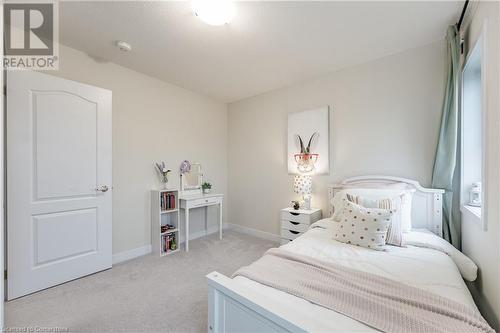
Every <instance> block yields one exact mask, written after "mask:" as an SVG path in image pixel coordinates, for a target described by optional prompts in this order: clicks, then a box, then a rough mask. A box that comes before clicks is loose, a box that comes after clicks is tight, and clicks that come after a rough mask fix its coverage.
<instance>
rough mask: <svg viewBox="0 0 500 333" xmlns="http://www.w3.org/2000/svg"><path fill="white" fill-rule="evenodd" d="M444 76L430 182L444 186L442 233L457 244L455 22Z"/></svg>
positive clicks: (457, 59)
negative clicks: (437, 134)
mask: <svg viewBox="0 0 500 333" xmlns="http://www.w3.org/2000/svg"><path fill="white" fill-rule="evenodd" d="M446 49H447V55H446V58H447V77H446V88H445V96H444V102H443V109H442V116H441V128H440V132H439V141H438V146H437V151H436V159H435V161H434V171H433V175H432V186H433V187H434V188H441V189H444V190H445V193H444V196H443V236H444V238H445V239H446V240H447V241H449V242H450V243H451V244H453V245H454V246H455V247H456V248H458V249H460V247H461V235H460V229H461V228H460V203H459V190H460V148H459V146H460V145H459V142H460V112H459V102H458V101H459V94H460V76H461V71H460V34H459V32H458V30H457V27H456V26H455V25H453V26H450V27H449V28H448V31H447V33H446Z"/></svg>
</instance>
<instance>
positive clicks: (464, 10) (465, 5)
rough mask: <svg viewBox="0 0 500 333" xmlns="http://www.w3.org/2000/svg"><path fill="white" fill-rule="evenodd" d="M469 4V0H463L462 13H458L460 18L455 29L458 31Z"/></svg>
mask: <svg viewBox="0 0 500 333" xmlns="http://www.w3.org/2000/svg"><path fill="white" fill-rule="evenodd" d="M468 5H469V0H466V1H465V4H464V8H463V9H462V14H460V19H459V20H458V23H457V30H458V31H460V26H461V25H462V21H463V20H464V16H465V12H466V11H467V6H468Z"/></svg>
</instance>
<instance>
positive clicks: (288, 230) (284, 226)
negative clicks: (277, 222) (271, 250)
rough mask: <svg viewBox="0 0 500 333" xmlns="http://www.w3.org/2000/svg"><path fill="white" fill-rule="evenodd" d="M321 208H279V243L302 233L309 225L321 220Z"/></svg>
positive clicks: (283, 242)
mask: <svg viewBox="0 0 500 333" xmlns="http://www.w3.org/2000/svg"><path fill="white" fill-rule="evenodd" d="M321 215H322V214H321V209H319V208H312V209H310V210H305V209H298V210H295V209H293V208H285V209H282V210H281V245H283V244H286V243H288V242H290V241H292V240H294V239H295V238H297V237H299V236H300V235H302V234H303V233H304V232H306V231H307V229H309V226H310V225H311V224H313V223H314V222H316V221H319V220H321Z"/></svg>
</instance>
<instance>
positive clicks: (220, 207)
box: [219, 202, 222, 239]
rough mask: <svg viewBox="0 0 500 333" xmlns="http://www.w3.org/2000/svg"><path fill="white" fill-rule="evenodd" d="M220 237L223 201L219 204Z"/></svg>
mask: <svg viewBox="0 0 500 333" xmlns="http://www.w3.org/2000/svg"><path fill="white" fill-rule="evenodd" d="M219 239H222V202H221V203H220V205H219Z"/></svg>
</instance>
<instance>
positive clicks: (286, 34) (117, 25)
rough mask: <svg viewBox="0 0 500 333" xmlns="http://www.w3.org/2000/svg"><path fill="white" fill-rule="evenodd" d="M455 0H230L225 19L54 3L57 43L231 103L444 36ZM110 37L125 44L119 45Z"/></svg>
mask: <svg viewBox="0 0 500 333" xmlns="http://www.w3.org/2000/svg"><path fill="white" fill-rule="evenodd" d="M462 6H463V2H462V1H459V2H454V1H444V2H423V1H417V2H408V1H399V2H374V1H369V2H307V1H302V2H255V1H254V2H236V16H235V17H234V19H233V21H231V23H229V24H227V25H224V26H219V27H214V26H209V25H207V24H205V23H203V22H202V21H201V20H199V19H198V18H197V17H196V16H195V15H194V14H193V13H192V11H191V7H190V4H189V2H164V1H152V2H150V1H110V2H107V1H97V2H96V1H94V2H91V1H82V2H76V1H69V2H61V3H60V9H59V12H60V22H59V24H60V29H59V30H60V32H59V35H60V41H61V43H62V44H65V45H68V46H70V47H73V48H76V49H79V50H81V51H84V52H86V53H87V54H89V55H91V56H93V57H96V58H101V59H105V60H107V61H112V62H115V63H117V64H120V65H122V66H124V67H128V68H131V69H134V70H136V71H139V72H142V73H145V74H147V75H150V76H153V77H156V78H159V79H161V80H163V81H167V82H170V83H173V84H176V85H178V86H181V87H184V88H187V89H189V90H192V91H195V92H198V93H201V94H204V95H207V96H210V97H212V98H214V99H216V100H219V101H222V102H233V101H237V100H240V99H243V98H246V97H250V96H254V95H258V94H261V93H264V92H267V91H270V90H274V89H278V88H282V87H285V86H289V85H292V84H295V83H298V82H300V81H304V80H307V79H310V78H313V77H315V76H318V75H322V74H324V73H327V72H330V71H334V70H338V69H340V68H344V67H348V66H352V65H356V64H360V63H363V62H367V61H370V60H373V59H376V58H380V57H384V56H387V55H390V54H393V53H397V52H400V51H403V50H407V49H410V48H414V47H418V46H421V45H425V44H428V43H431V42H434V41H437V40H441V39H443V37H444V35H445V31H446V27H447V25H449V24H452V23H454V22H456V21H457V19H458V16H459V14H460V11H461V9H462ZM116 40H125V41H127V42H129V43H130V44H132V47H133V50H132V51H131V52H129V53H123V52H121V51H119V50H118V49H117V48H116V47H115V46H114V42H115V41H116Z"/></svg>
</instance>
